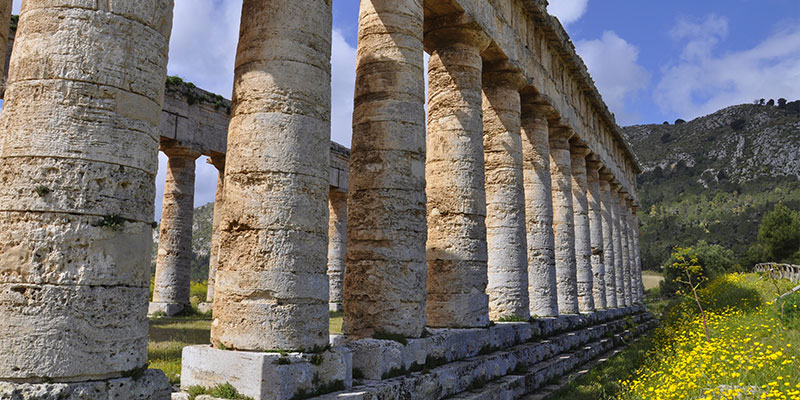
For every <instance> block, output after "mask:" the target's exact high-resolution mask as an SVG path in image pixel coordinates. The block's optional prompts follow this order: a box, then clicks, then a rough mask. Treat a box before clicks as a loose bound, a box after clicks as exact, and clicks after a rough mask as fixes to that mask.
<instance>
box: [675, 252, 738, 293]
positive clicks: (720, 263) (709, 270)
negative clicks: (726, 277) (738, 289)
mask: <svg viewBox="0 0 800 400" xmlns="http://www.w3.org/2000/svg"><path fill="white" fill-rule="evenodd" d="M678 250H680V251H678ZM679 256H681V257H683V259H679ZM686 259H696V260H697V263H696V264H697V266H698V267H699V270H697V271H696V280H695V283H698V282H701V281H705V280H706V279H710V278H714V277H717V276H720V275H722V274H725V273H727V272H731V271H733V269H734V266H735V265H736V257H735V256H734V253H733V251H731V250H730V249H727V248H725V247H723V246H720V245H718V244H709V243H708V242H706V241H705V240H700V241H699V242H697V243H696V244H695V245H694V246H693V247H689V248H680V247H678V248H676V249H675V251H674V252H673V253H672V254H671V255H670V258H669V260H667V262H666V263H664V265H663V269H664V281H663V282H661V293H665V294H673V293H677V292H678V289H679V288H680V286H681V282H679V280H681V279H684V280H685V279H686V276H685V275H686V271H685V270H684V269H682V268H677V267H676V266H680V265H684V263H683V261H685V260H686ZM697 278H703V279H697Z"/></svg>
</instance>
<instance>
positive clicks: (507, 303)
mask: <svg viewBox="0 0 800 400" xmlns="http://www.w3.org/2000/svg"><path fill="white" fill-rule="evenodd" d="M524 86H525V77H524V76H523V75H522V74H521V73H520V71H519V70H516V69H514V68H512V67H510V66H508V65H505V64H498V65H490V66H489V67H488V68H485V69H484V72H483V149H484V150H483V151H484V161H485V163H486V244H487V247H488V271H489V281H488V282H489V283H488V286H487V288H486V292H487V293H488V294H489V317H490V318H491V319H492V320H494V321H496V320H500V319H502V318H504V317H505V318H509V317H514V318H516V319H523V320H527V319H529V318H530V310H529V300H528V258H527V257H528V254H527V243H526V233H525V191H524V187H523V176H522V138H521V137H520V130H521V127H520V124H521V122H520V112H521V111H520V107H521V105H520V95H519V90H520V89H522V88H523V87H524Z"/></svg>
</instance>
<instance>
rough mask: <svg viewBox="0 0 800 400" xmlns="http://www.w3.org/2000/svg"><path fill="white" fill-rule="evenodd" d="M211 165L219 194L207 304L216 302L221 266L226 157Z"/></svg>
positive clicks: (212, 159) (216, 197)
mask: <svg viewBox="0 0 800 400" xmlns="http://www.w3.org/2000/svg"><path fill="white" fill-rule="evenodd" d="M208 161H209V163H211V164H213V165H214V166H215V167H216V168H217V192H216V193H215V194H214V217H213V219H212V220H211V251H210V254H209V257H208V291H207V292H206V302H208V303H212V302H213V301H214V281H215V280H216V278H217V267H218V266H219V233H220V229H219V224H220V222H221V221H222V209H223V208H224V207H225V196H224V195H225V157H214V158H210V159H209V160H208Z"/></svg>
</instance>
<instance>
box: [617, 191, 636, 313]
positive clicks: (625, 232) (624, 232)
mask: <svg viewBox="0 0 800 400" xmlns="http://www.w3.org/2000/svg"><path fill="white" fill-rule="evenodd" d="M627 202H628V193H627V192H624V191H622V190H620V192H619V224H620V234H621V236H620V240H621V241H622V274H623V275H622V276H623V279H624V282H623V285H625V291H624V293H625V305H627V306H631V305H633V299H632V298H631V289H632V288H633V286H632V275H631V273H632V271H631V261H632V260H631V241H630V233H631V231H630V224H629V223H628V205H627Z"/></svg>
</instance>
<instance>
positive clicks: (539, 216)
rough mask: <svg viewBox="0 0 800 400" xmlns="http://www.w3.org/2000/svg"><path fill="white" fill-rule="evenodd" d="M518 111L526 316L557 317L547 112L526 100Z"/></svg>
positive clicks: (527, 98)
mask: <svg viewBox="0 0 800 400" xmlns="http://www.w3.org/2000/svg"><path fill="white" fill-rule="evenodd" d="M524 100H525V101H524V102H523V108H522V156H523V164H522V172H523V178H524V187H525V219H526V231H527V234H528V237H527V244H528V252H527V253H528V294H529V296H530V313H531V315H535V316H540V317H551V316H556V315H558V297H557V294H556V262H555V254H554V246H555V243H554V238H553V193H552V185H551V181H550V132H549V124H548V122H547V116H548V111H549V110H548V109H547V108H546V107H544V106H542V105H541V104H540V103H538V102H536V101H535V100H536V99H531V98H530V97H526V98H525V99H524Z"/></svg>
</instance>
